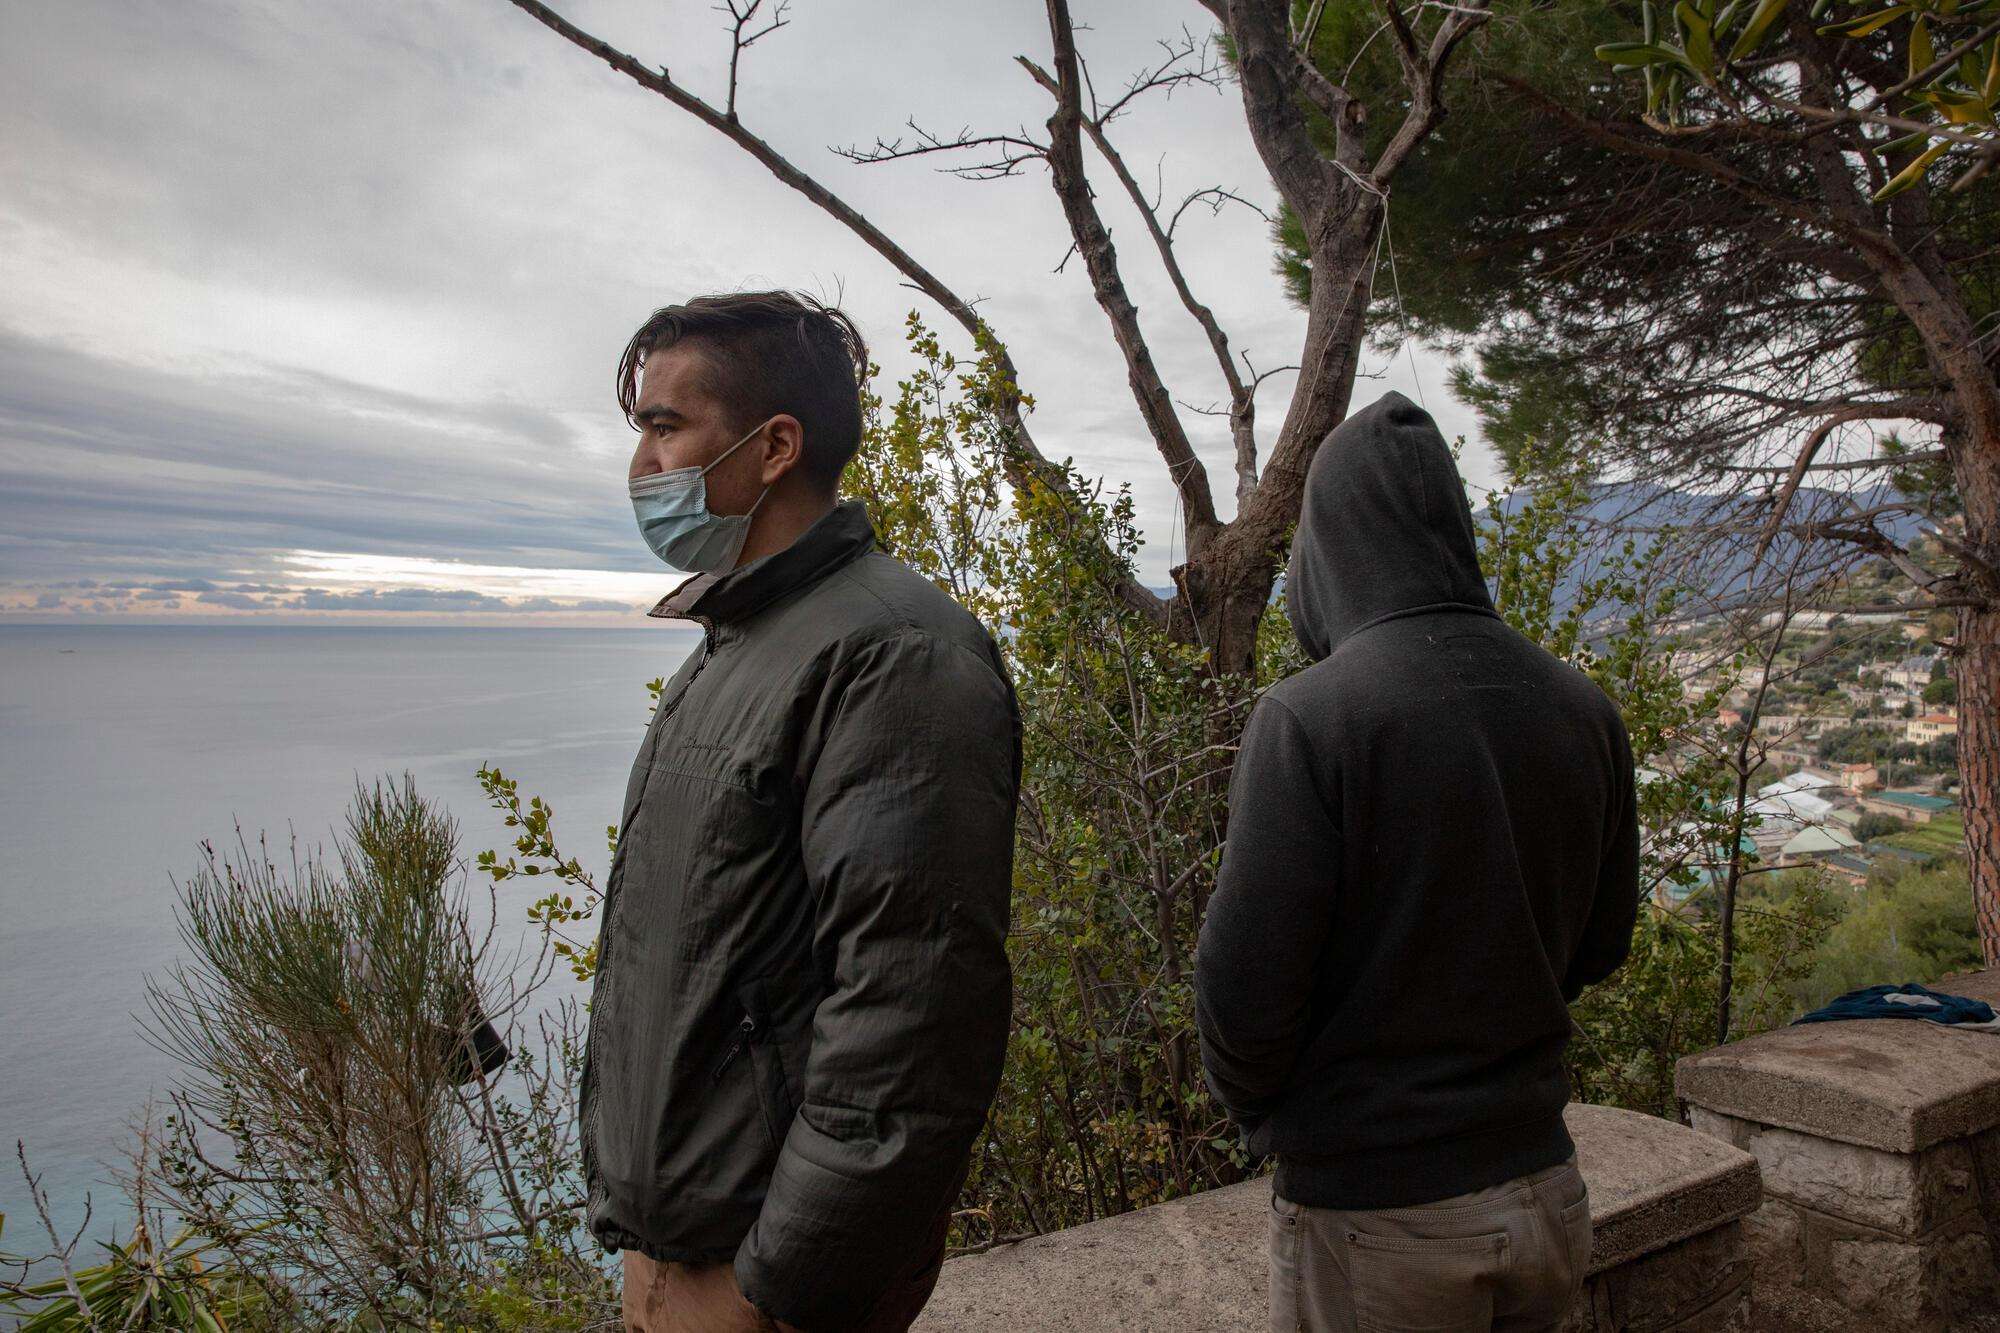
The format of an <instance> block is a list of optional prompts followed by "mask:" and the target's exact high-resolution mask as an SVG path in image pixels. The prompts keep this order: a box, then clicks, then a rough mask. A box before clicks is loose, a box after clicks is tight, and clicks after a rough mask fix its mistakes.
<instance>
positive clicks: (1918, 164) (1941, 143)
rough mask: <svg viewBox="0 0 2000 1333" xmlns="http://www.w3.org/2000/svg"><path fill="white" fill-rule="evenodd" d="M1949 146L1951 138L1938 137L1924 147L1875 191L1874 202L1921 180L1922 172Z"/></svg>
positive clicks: (1878, 201)
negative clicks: (1927, 146)
mask: <svg viewBox="0 0 2000 1333" xmlns="http://www.w3.org/2000/svg"><path fill="white" fill-rule="evenodd" d="M1950 148H1951V140H1949V139H1940V140H1938V141H1937V142H1936V143H1934V144H1932V145H1931V146H1930V147H1929V148H1926V149H1925V150H1924V151H1923V152H1922V153H1920V154H1918V155H1917V157H1916V159H1915V160H1914V161H1912V162H1911V163H1910V165H1909V166H1907V167H1904V168H1903V169H1902V170H1901V171H1899V172H1897V173H1896V174H1895V176H1894V177H1893V178H1892V179H1891V180H1890V181H1889V183H1888V184H1887V185H1884V186H1883V187H1882V188H1881V189H1879V190H1877V191H1876V192H1875V194H1874V196H1873V198H1874V200H1875V202H1876V203H1878V204H1879V203H1881V202H1882V201H1883V200H1884V199H1887V198H1888V197H1889V196H1891V195H1895V194H1901V193H1902V192H1903V191H1905V190H1907V189H1909V188H1910V187H1911V186H1912V185H1915V184H1916V183H1917V182H1918V181H1920V180H1922V179H1923V178H1924V172H1926V171H1927V170H1929V169H1930V165H1931V163H1933V162H1935V161H1937V160H1938V159H1939V158H1941V157H1943V156H1944V155H1945V153H1946V151H1947V150H1949V149H1950Z"/></svg>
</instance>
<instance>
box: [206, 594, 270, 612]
mask: <svg viewBox="0 0 2000 1333" xmlns="http://www.w3.org/2000/svg"><path fill="white" fill-rule="evenodd" d="M195 600H196V601H197V602H200V603H201V604H203V605H204V606H228V607H234V608H235V609H236V610H238V611H256V610H259V609H260V608H262V607H263V605H264V603H262V602H260V601H258V600H257V599H256V598H255V597H249V596H246V595H244V594H243V593H240V592H205V593H202V594H201V595H200V596H199V597H196V598H195Z"/></svg>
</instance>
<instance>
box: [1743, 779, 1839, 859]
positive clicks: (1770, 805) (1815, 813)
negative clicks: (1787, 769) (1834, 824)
mask: <svg viewBox="0 0 2000 1333" xmlns="http://www.w3.org/2000/svg"><path fill="white" fill-rule="evenodd" d="M1787 781H1789V779H1787ZM1771 785H1772V786H1773V787H1778V788H1782V787H1783V786H1784V784H1783V783H1772V784H1771ZM1748 808H1749V812H1750V813H1751V814H1753V815H1756V816H1757V817H1758V820H1759V822H1758V824H1757V826H1756V827H1755V828H1753V829H1752V830H1750V837H1751V838H1752V839H1753V840H1754V841H1755V842H1756V844H1757V851H1758V853H1759V854H1760V855H1763V856H1773V855H1775V854H1776V853H1777V852H1778V851H1779V849H1781V848H1782V847H1783V846H1784V845H1785V844H1786V843H1788V842H1790V841H1791V840H1792V839H1793V838H1795V837H1797V836H1798V835H1799V834H1800V833H1802V832H1804V831H1805V830H1806V829H1809V828H1822V827H1824V826H1825V825H1826V823H1827V819H1828V817H1829V816H1830V815H1831V814H1832V812H1833V802H1832V801H1829V800H1827V799H1826V797H1824V796H1820V795H1817V794H1815V793H1814V792H1811V791H1801V790H1797V789H1792V790H1778V791H1769V792H1765V793H1761V794H1759V796H1758V797H1757V799H1756V800H1754V801H1752V802H1751V803H1750V805H1749V807H1748Z"/></svg>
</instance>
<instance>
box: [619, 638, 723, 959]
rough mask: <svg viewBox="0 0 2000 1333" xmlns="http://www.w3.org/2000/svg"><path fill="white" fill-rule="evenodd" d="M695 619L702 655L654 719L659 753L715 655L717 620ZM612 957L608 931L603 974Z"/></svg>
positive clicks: (653, 737) (654, 749) (655, 747)
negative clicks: (672, 720) (670, 720)
mask: <svg viewBox="0 0 2000 1333" xmlns="http://www.w3.org/2000/svg"><path fill="white" fill-rule="evenodd" d="M694 619H695V621H696V622H698V623H699V624H700V625H701V656H700V657H698V658H696V659H695V664H694V670H693V671H692V672H690V673H689V674H688V678H687V684H685V685H683V686H681V692H680V693H679V694H676V695H675V696H674V701H673V702H672V703H670V704H663V705H662V707H664V708H665V709H666V712H664V713H662V714H661V715H660V716H659V717H658V718H656V719H655V720H654V723H653V727H654V731H653V735H652V742H653V749H652V752H653V753H658V751H659V739H660V731H661V730H663V729H665V727H666V725H667V719H668V718H671V717H672V716H673V715H674V714H675V713H677V712H679V711H680V706H681V704H682V703H684V702H686V700H687V697H688V693H689V691H691V690H693V689H694V683H695V681H696V680H697V679H699V678H700V676H701V669H702V668H703V667H705V666H707V665H708V659H709V658H710V657H712V656H714V655H715V622H714V621H712V620H708V619H706V618H705V617H702V616H695V617H694ZM640 799H641V800H642V801H643V800H644V799H645V797H644V796H643V795H642V796H641V797H640ZM634 813H635V814H636V813H637V811H636V810H635V811H634ZM610 887H611V886H610V885H608V884H607V885H606V886H605V889H606V892H605V895H604V920H605V923H606V924H607V925H608V924H609V923H610V921H611V894H610ZM610 958H611V936H610V934H609V933H608V932H607V933H606V934H605V936H604V944H603V946H602V947H601V948H599V949H598V951H597V970H598V973H599V974H600V975H602V973H603V971H604V967H605V964H606V963H607V962H609V961H610Z"/></svg>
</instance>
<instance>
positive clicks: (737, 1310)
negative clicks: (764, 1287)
mask: <svg viewBox="0 0 2000 1333" xmlns="http://www.w3.org/2000/svg"><path fill="white" fill-rule="evenodd" d="M950 1227H951V1210H950V1209H949V1208H947V1209H946V1210H945V1211H943V1212H941V1213H939V1214H938V1215H937V1218H936V1219H935V1220H934V1221H933V1222H932V1224H931V1228H930V1232H929V1234H928V1235H927V1236H926V1238H925V1242H924V1247H923V1253H921V1254H919V1255H917V1256H915V1258H914V1259H913V1260H912V1262H911V1264H910V1267H909V1268H908V1269H906V1270H905V1271H904V1273H903V1274H902V1275H901V1276H899V1277H898V1278H897V1280H896V1281H895V1282H894V1283H893V1284H891V1285H890V1287H889V1289H888V1290H887V1291H885V1292H883V1293H882V1295H881V1298H880V1299H878V1300H877V1301H876V1302H875V1305H874V1306H873V1308H871V1309H870V1310H869V1311H868V1313H867V1314H866V1315H864V1316H863V1317H862V1319H861V1322H859V1323H857V1324H854V1325H852V1326H851V1328H850V1329H848V1330H844V1331H843V1333H906V1330H908V1328H909V1327H910V1325H911V1324H914V1323H915V1322H916V1320H917V1315H918V1314H919V1313H921V1312H922V1310H923V1308H924V1305H925V1304H926V1303H927V1302H928V1301H929V1300H930V1298H931V1292H932V1291H933V1290H934V1289H935V1288H936V1287H937V1280H938V1273H939V1270H941V1269H942V1268H943V1267H944V1251H945V1238H946V1234H947V1232H948V1231H949V1229H950ZM619 1258H620V1261H621V1262H622V1264H623V1274H624V1296H623V1304H624V1328H625V1333H769V1330H771V1329H774V1328H776V1327H777V1325H776V1324H775V1323H773V1322H772V1321H771V1320H770V1318H769V1317H768V1316H766V1315H764V1314H763V1313H762V1312H761V1311H759V1310H758V1309H757V1308H756V1307H754V1306H752V1305H750V1304H749V1302H747V1301H745V1300H744V1299H743V1295H742V1293H741V1292H740V1291H738V1290H737V1287H736V1277H735V1273H734V1271H733V1269H732V1267H731V1265H729V1264H726V1263H716V1264H679V1263H659V1262H656V1261H655V1260H653V1259H649V1258H647V1257H646V1256H645V1255H643V1254H641V1253H639V1252H638V1251H637V1250H621V1251H619ZM815 1333H816V1331H815Z"/></svg>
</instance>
